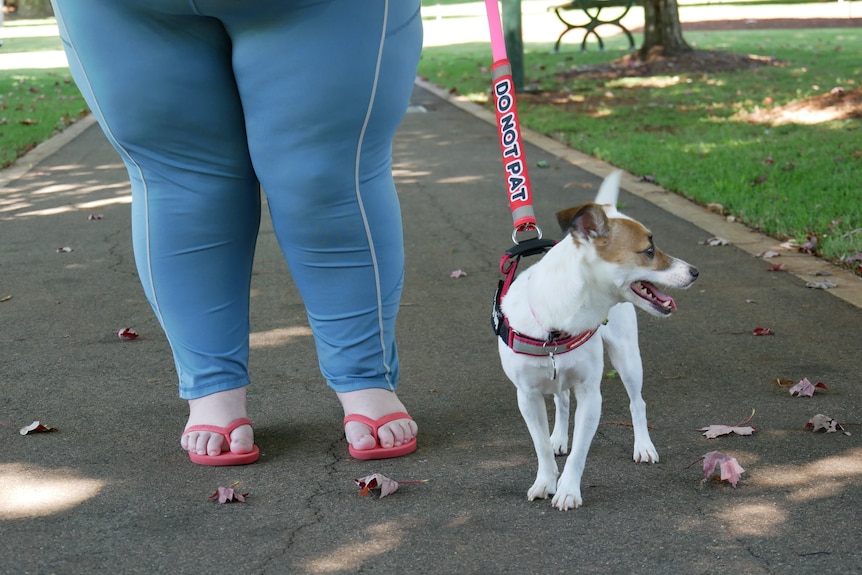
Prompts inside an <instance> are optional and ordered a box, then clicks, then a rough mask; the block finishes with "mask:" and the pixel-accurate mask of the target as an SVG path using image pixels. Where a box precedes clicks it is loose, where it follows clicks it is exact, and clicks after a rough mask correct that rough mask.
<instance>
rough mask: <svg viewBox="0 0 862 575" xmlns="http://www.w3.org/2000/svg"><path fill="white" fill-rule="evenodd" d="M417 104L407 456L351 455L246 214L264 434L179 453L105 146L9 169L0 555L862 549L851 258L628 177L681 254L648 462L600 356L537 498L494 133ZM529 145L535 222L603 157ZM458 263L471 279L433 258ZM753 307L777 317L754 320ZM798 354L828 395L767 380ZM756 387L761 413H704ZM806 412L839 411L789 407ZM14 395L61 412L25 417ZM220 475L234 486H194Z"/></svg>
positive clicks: (29, 410) (124, 195) (406, 306)
mask: <svg viewBox="0 0 862 575" xmlns="http://www.w3.org/2000/svg"><path fill="white" fill-rule="evenodd" d="M413 104H414V105H415V106H416V111H415V112H414V113H410V114H408V116H407V117H406V119H405V120H404V123H403V125H402V127H401V130H400V132H399V135H398V138H397V141H396V146H395V152H394V163H395V173H396V178H397V183H398V187H399V192H400V197H401V201H402V209H403V212H404V230H405V238H406V244H407V258H408V259H407V274H406V286H405V290H404V298H403V307H402V310H401V315H400V323H399V338H400V350H401V357H402V373H403V379H402V387H401V389H400V390H399V391H400V396H401V397H402V399H403V400H404V401H405V403H406V404H407V406H408V407H409V408H410V411H411V413H412V414H413V416H414V418H415V419H416V420H417V421H418V423H419V426H420V430H421V431H420V437H419V449H418V451H417V452H416V453H415V454H414V455H411V456H408V457H404V458H400V459H396V460H388V461H378V462H367V463H362V462H357V461H354V460H352V459H351V458H350V457H349V456H348V454H347V446H346V444H345V442H344V439H343V432H342V427H341V413H340V407H339V405H338V402H337V400H336V399H335V397H334V395H333V394H332V393H330V392H329V391H328V390H327V389H325V387H324V383H323V381H322V379H321V376H320V374H319V373H318V371H317V363H316V359H315V356H314V349H313V345H312V342H311V340H310V337H309V332H308V328H307V322H306V319H305V315H304V311H303V307H302V303H301V301H300V299H299V297H298V295H297V292H296V290H295V288H294V286H293V284H292V283H291V279H290V276H289V273H288V270H287V269H286V266H285V264H284V263H283V261H282V259H281V256H280V254H279V252H278V248H277V246H276V242H275V239H274V237H273V233H272V228H271V225H270V223H269V221H268V220H266V219H265V220H264V222H263V225H262V229H261V234H260V240H259V249H258V254H257V261H256V264H255V268H254V284H253V290H254V291H253V294H252V295H253V297H252V314H253V318H252V326H253V334H252V359H251V362H252V363H251V366H252V374H253V378H254V384H253V385H252V386H251V387H250V391H249V397H250V411H251V417H252V419H253V420H254V422H255V429H256V438H257V442H258V444H259V445H260V448H261V450H262V457H261V459H260V461H259V462H258V463H256V464H254V465H251V466H245V467H235V468H205V467H199V466H195V465H193V464H191V463H190V462H189V461H188V458H187V456H186V455H185V453H184V452H183V451H182V450H181V449H180V447H179V441H178V440H179V435H180V433H181V430H182V426H183V424H184V422H185V417H186V407H185V404H184V402H182V401H180V400H179V399H178V398H177V393H176V383H175V373H174V370H173V364H172V360H171V357H170V353H169V350H168V346H167V343H166V341H165V338H164V336H163V335H162V333H161V331H160V329H159V327H158V325H157V323H156V321H155V318H154V317H153V314H152V313H151V311H150V309H149V307H148V305H147V303H146V301H145V300H144V296H143V293H142V290H141V288H140V286H139V284H138V280H137V277H136V274H135V268H134V263H133V259H132V254H131V245H130V229H129V206H128V203H129V195H128V194H129V189H128V183H127V179H126V173H125V170H124V169H123V168H122V165H121V163H120V161H119V159H118V157H117V155H116V154H115V153H114V152H113V150H112V149H111V148H110V147H109V146H108V144H107V143H106V141H105V139H104V137H103V136H102V134H101V132H100V131H99V130H98V128H97V127H96V126H94V125H90V126H89V127H87V126H86V125H82V127H81V128H79V132H80V133H79V134H77V135H76V137H74V138H71V139H70V141H68V143H66V144H65V145H63V146H61V147H58V148H57V149H52V150H51V153H45V154H43V155H42V157H41V158H40V157H36V160H33V159H32V158H29V159H26V160H25V164H26V163H28V162H29V163H33V162H35V164H34V165H25V167H24V168H23V169H20V168H19V172H18V173H16V174H15V177H12V178H10V177H7V178H6V180H5V182H4V185H3V186H2V187H0V221H2V223H0V299H2V300H3V301H0V390H2V406H0V421H2V422H3V424H4V425H5V427H0V433H2V434H4V439H3V442H2V443H3V447H2V449H0V540H2V545H0V573H2V574H6V573H9V574H24V573H37V574H49V573H58V574H78V573H171V574H179V573H195V574H197V573H226V574H246V573H248V574H281V573H298V574H341V573H385V574H389V573H393V574H398V573H404V574H410V573H428V574H486V573H488V574H494V573H513V574H551V573H583V574H653V573H655V574H664V573H668V574H725V573H726V574H734V575H737V574H770V573H775V574H782V575H784V574H808V573H810V574H815V573H818V574H819V573H829V574H830V575H839V574H851V573H860V572H862V553H860V550H859V541H862V523H860V513H862V512H860V509H862V427H860V424H862V407H860V406H862V382H860V375H859V360H860V325H862V312H860V308H859V307H858V306H856V305H854V304H853V303H852V302H853V301H854V299H853V298H854V297H858V296H853V295H852V294H853V293H854V290H857V291H858V290H859V289H862V288H860V284H862V282H860V281H859V280H857V279H856V278H853V277H851V276H847V275H845V274H842V273H841V272H840V271H838V270H836V269H833V270H832V271H833V273H834V274H835V275H834V276H832V277H833V279H834V280H836V283H839V282H840V286H839V287H838V288H835V289H833V290H829V291H826V290H818V289H809V288H806V287H805V283H806V281H811V280H816V279H825V278H815V277H814V276H810V277H809V278H808V279H807V280H806V276H805V273H806V272H804V271H801V272H799V275H794V274H791V273H786V272H767V271H766V269H767V268H768V267H770V266H771V265H772V263H774V260H768V261H766V260H763V259H760V258H757V257H753V256H752V254H751V253H749V252H748V251H745V249H742V248H741V247H739V246H737V245H735V244H737V243H742V244H745V243H746V242H747V240H745V238H754V239H752V240H751V241H752V242H753V241H755V240H756V241H761V242H764V243H765V244H767V245H771V246H774V245H775V244H776V243H777V242H774V241H771V240H769V239H768V238H763V237H761V236H757V234H753V235H751V236H750V235H747V234H751V232H747V231H744V232H740V233H741V234H742V235H740V236H739V238H741V239H734V240H733V244H734V245H729V246H721V247H709V246H706V245H703V243H702V242H704V240H706V239H707V238H709V237H710V236H712V235H716V232H715V231H714V230H712V229H710V226H712V225H722V223H721V222H716V220H715V219H714V218H715V217H714V216H707V217H706V218H707V219H704V220H701V217H702V216H703V215H704V212H703V211H702V210H700V208H696V207H692V206H690V205H688V207H687V208H685V209H683V211H682V212H677V213H689V214H691V216H690V217H689V216H685V217H683V218H681V217H679V216H677V215H674V213H671V212H670V211H667V210H665V209H662V208H661V207H658V205H657V204H662V203H663V202H670V203H674V202H675V201H676V200H674V199H673V198H675V196H671V195H670V194H667V193H666V192H663V191H661V190H660V189H658V188H654V187H646V188H645V187H644V184H640V183H637V182H636V181H635V180H634V178H632V177H627V178H626V179H625V181H624V187H625V189H626V190H627V193H625V194H624V196H623V198H622V202H623V204H624V206H625V208H624V210H625V211H626V212H627V213H628V214H629V215H631V216H633V217H635V218H637V219H639V220H641V221H642V222H644V223H645V224H646V225H647V226H649V227H650V228H651V229H652V230H653V232H654V233H655V238H656V243H657V244H658V245H659V246H660V247H662V248H663V249H664V250H665V251H667V252H669V253H671V254H673V255H676V256H678V257H680V258H683V259H685V260H687V261H689V262H690V263H692V264H694V265H696V266H697V267H698V268H699V269H700V272H701V276H700V279H699V280H698V282H697V283H696V284H695V285H694V287H693V288H692V289H690V290H687V291H682V292H676V293H674V294H673V295H674V296H675V298H676V301H677V304H678V306H679V310H678V311H677V312H676V313H675V314H674V315H673V316H672V317H670V318H667V319H657V318H653V317H648V316H646V315H645V314H642V313H639V318H640V322H641V324H640V334H641V351H642V355H643V358H644V365H645V398H646V401H647V404H648V416H649V420H650V423H651V426H652V437H653V441H654V443H655V444H656V447H657V449H658V451H659V454H660V456H661V462H660V463H658V464H655V465H638V464H635V463H634V462H632V461H631V453H632V431H631V428H630V426H629V424H628V422H629V420H630V418H629V414H628V402H627V399H626V397H625V392H624V390H623V387H622V385H621V384H620V382H619V380H618V379H615V378H614V377H613V376H612V375H611V376H608V377H607V378H606V381H605V383H604V388H603V389H604V406H603V417H602V423H601V425H600V427H599V431H598V434H597V436H596V438H595V441H594V442H593V445H592V449H591V451H590V455H589V457H588V460H587V467H586V471H585V476H584V484H583V496H584V506H583V507H582V508H580V509H577V510H573V511H569V512H560V511H557V510H555V509H552V508H551V506H550V502H549V501H533V502H528V501H527V499H526V492H527V488H528V487H529V486H530V484H531V483H532V481H533V478H534V474H535V468H536V462H535V455H534V453H533V448H532V445H531V442H530V439H529V436H528V433H527V430H526V427H525V425H524V423H523V421H522V419H521V416H520V414H519V412H518V408H517V405H516V400H515V391H514V387H513V386H512V385H511V384H510V383H509V382H508V380H507V379H506V378H505V376H504V375H503V373H502V370H501V368H500V365H499V360H498V358H497V352H496V341H495V340H494V336H493V335H492V333H491V330H490V303H491V299H492V295H493V292H494V289H495V287H496V283H497V279H498V277H499V276H498V271H497V265H498V261H499V258H500V255H501V254H502V253H503V251H504V250H506V249H507V248H508V247H510V245H511V240H510V218H509V214H508V206H507V205H506V202H505V197H504V191H503V185H502V171H501V166H500V160H499V149H498V147H497V141H496V133H495V129H494V127H493V125H491V124H489V123H488V122H486V121H485V119H484V118H483V116H482V114H478V115H476V114H473V113H470V112H469V111H468V109H469V107H467V106H464V105H461V107H459V106H454V105H452V104H451V103H449V102H447V101H446V100H444V99H441V98H439V97H438V96H436V95H435V94H433V93H432V92H430V91H429V90H427V89H425V88H423V87H421V86H417V89H416V92H415V95H414V99H413ZM422 110H424V111H422ZM67 139H69V138H68V137H67ZM532 141H533V142H534V143H532V144H530V145H529V146H528V148H527V158H528V159H529V161H530V164H531V165H532V166H536V164H537V163H539V162H543V163H544V162H547V165H548V167H547V168H538V167H533V168H532V176H533V183H534V188H535V192H536V198H535V201H536V209H537V216H538V220H539V223H540V225H542V226H544V227H545V229H546V235H549V236H553V237H556V236H557V232H556V230H555V229H553V222H554V218H553V213H554V211H556V210H557V209H559V208H563V207H568V206H571V205H575V204H578V203H581V202H584V201H587V200H589V199H591V198H592V196H593V194H594V193H595V190H596V189H597V185H598V183H599V182H600V180H601V175H602V174H603V173H606V172H607V171H609V170H610V169H611V168H610V167H609V166H605V165H601V164H599V163H597V162H594V161H591V160H589V159H586V158H583V157H581V156H578V155H573V154H570V153H569V152H567V151H566V150H565V149H561V148H555V147H554V146H553V145H551V144H549V143H548V142H547V141H545V140H542V139H540V138H536V139H532ZM557 152H559V153H557ZM629 192H633V193H629ZM645 198H648V199H649V200H651V201H647V199H645ZM686 210H688V211H686ZM91 215H92V216H93V217H94V219H90V218H89V217H90V216H91ZM99 216H101V219H99V218H98V217H99ZM710 217H712V218H713V219H709V218H710ZM693 222H694V223H693ZM704 222H706V223H704ZM733 229H735V230H737V229H741V228H733ZM755 236H756V237H755ZM748 247H749V248H750V245H748ZM58 248H70V249H71V250H72V251H58ZM799 257H800V256H794V255H793V254H792V253H790V252H786V253H784V254H783V255H782V257H781V258H779V260H780V261H783V262H785V261H786V262H790V263H794V265H795V264H796V263H798V262H800V261H802V260H799V259H798V258H799ZM809 260H810V258H809ZM809 260H806V261H809ZM806 265H807V264H806ZM814 266H815V268H817V269H822V266H823V264H822V263H818V262H816V261H814ZM828 268H829V266H826V269H828ZM458 269H460V270H462V271H463V272H465V273H466V275H465V276H463V277H459V278H457V279H453V278H451V277H450V273H451V272H452V271H453V270H458ZM799 269H803V268H799ZM838 292H841V293H842V294H849V295H848V297H844V298H842V297H836V295H837V294H838ZM126 327H131V328H134V329H135V330H136V331H137V332H138V333H139V334H140V337H139V338H138V339H137V340H134V341H122V340H120V339H119V338H118V337H117V336H116V335H115V334H114V332H115V331H117V330H119V329H121V328H126ZM756 327H766V328H769V329H771V330H772V331H773V332H774V335H770V336H760V337H756V336H754V335H752V331H753V330H754V329H755V328H756ZM802 378H808V379H809V380H811V381H812V382H814V383H816V382H818V381H822V382H823V383H825V384H826V385H827V386H828V388H829V390H828V391H826V392H818V393H816V394H815V395H814V397H812V398H799V397H792V396H790V394H789V393H788V390H787V387H786V386H784V387H782V386H780V385H778V384H777V383H776V382H777V380H778V379H784V380H790V381H793V382H796V381H799V380H801V379H802ZM752 410H756V414H755V416H754V418H753V420H752V424H754V425H756V426H757V431H756V432H755V433H754V435H752V436H746V437H743V436H724V437H720V438H717V439H711V440H710V439H706V438H705V437H703V436H702V435H701V433H699V432H698V431H697V430H698V429H699V428H701V427H704V426H707V425H710V424H727V425H735V424H737V423H738V422H740V421H742V420H744V419H746V418H747V417H748V416H749V415H750V414H751V412H752ZM816 414H826V415H828V416H829V417H832V418H834V419H835V420H837V421H838V422H839V423H841V424H843V425H844V428H845V429H846V431H847V432H848V433H847V434H844V433H841V432H838V433H828V434H827V433H822V432H820V433H812V432H810V431H807V430H806V429H805V424H806V422H807V421H808V420H809V419H810V418H812V417H813V416H814V415H816ZM34 420H40V421H41V422H42V423H43V424H45V425H48V426H51V427H55V428H57V430H58V431H56V432H54V433H43V434H32V435H26V436H22V435H20V434H19V433H18V428H20V427H22V426H24V425H27V424H29V423H31V422H32V421H34ZM715 450H718V451H722V452H725V453H727V454H730V455H733V456H734V457H736V458H737V459H738V461H739V463H740V464H741V465H742V466H743V467H744V468H745V470H746V471H745V473H744V474H743V475H742V478H741V480H740V481H739V484H738V485H737V487H736V488H733V487H731V486H730V485H729V484H727V483H726V482H721V481H717V480H709V481H703V473H702V468H701V465H700V463H698V459H699V458H701V457H702V456H703V455H704V454H706V453H707V452H710V451H715ZM562 463H563V461H562V459H560V460H559V464H560V465H562ZM375 472H379V473H383V474H385V475H387V476H388V477H391V478H393V479H395V480H428V482H427V483H424V484H410V485H404V486H402V487H401V489H400V490H399V491H398V492H396V493H394V494H392V495H390V496H389V497H386V498H384V499H382V500H380V499H377V498H375V497H361V496H360V495H359V490H358V489H357V487H356V486H355V485H354V482H353V478H356V477H362V476H364V475H367V474H370V473H375ZM237 481H239V482H241V484H240V486H239V487H238V491H240V492H242V493H249V495H248V499H247V503H245V504H241V503H235V504H229V505H219V504H217V503H215V502H213V501H211V500H209V499H208V497H209V496H210V495H211V494H212V493H213V492H214V491H215V490H216V488H217V487H219V486H230V485H231V484H233V483H234V482H237Z"/></svg>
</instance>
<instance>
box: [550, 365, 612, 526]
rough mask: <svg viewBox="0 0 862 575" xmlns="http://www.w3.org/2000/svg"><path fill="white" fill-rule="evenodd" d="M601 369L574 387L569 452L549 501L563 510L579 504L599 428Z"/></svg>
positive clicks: (581, 502)
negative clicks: (585, 472) (582, 485)
mask: <svg viewBox="0 0 862 575" xmlns="http://www.w3.org/2000/svg"><path fill="white" fill-rule="evenodd" d="M601 383H602V377H601V368H600V369H599V371H598V373H597V374H596V375H595V377H591V378H590V379H589V381H587V382H582V383H579V384H577V385H576V386H575V388H574V390H575V401H576V402H577V405H576V406H575V428H574V431H573V432H572V452H571V453H570V454H569V457H568V458H567V459H566V465H565V467H564V468H563V474H562V475H561V476H560V480H559V481H558V482H557V493H556V494H555V495H554V499H553V500H552V501H551V504H552V505H553V506H554V507H556V508H557V509H560V510H562V511H566V510H568V509H574V508H576V507H580V506H581V505H582V504H583V499H581V476H582V475H583V473H584V465H585V464H586V461H587V452H588V451H589V450H590V443H592V441H593V437H594V436H595V435H596V429H598V427H599V419H600V418H601V415H602V393H601Z"/></svg>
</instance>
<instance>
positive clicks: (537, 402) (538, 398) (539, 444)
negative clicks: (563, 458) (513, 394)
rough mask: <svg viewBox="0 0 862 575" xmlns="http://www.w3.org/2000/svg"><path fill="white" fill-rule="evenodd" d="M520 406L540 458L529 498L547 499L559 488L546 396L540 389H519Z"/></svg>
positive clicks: (537, 455) (528, 493)
mask: <svg viewBox="0 0 862 575" xmlns="http://www.w3.org/2000/svg"><path fill="white" fill-rule="evenodd" d="M518 408H519V409H520V410H521V415H522V416H523V418H524V422H525V423H526V424H527V429H528V430H529V431H530V437H531V438H532V439H533V446H534V447H535V448H536V457H537V458H538V460H539V470H538V471H537V473H536V481H535V482H534V483H533V485H532V487H530V489H529V490H528V491H527V499H529V500H530V501H532V500H534V499H537V498H538V499H547V498H548V496H550V495H553V494H554V492H555V491H556V489H557V473H558V471H557V462H556V460H554V450H553V448H552V447H551V439H550V437H549V434H548V412H547V409H546V407H545V397H544V396H543V395H542V394H541V393H540V392H538V391H531V392H524V391H521V389H518Z"/></svg>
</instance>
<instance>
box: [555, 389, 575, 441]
mask: <svg viewBox="0 0 862 575" xmlns="http://www.w3.org/2000/svg"><path fill="white" fill-rule="evenodd" d="M570 403H571V392H570V391H569V390H568V389H564V390H562V391H560V392H559V393H555V394H554V431H552V432H551V447H552V448H553V449H554V455H565V454H566V453H568V452H569V404H570Z"/></svg>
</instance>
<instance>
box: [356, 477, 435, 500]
mask: <svg viewBox="0 0 862 575" xmlns="http://www.w3.org/2000/svg"><path fill="white" fill-rule="evenodd" d="M353 481H354V482H355V483H356V485H357V486H358V487H359V495H362V496H365V495H368V494H369V493H371V490H372V489H379V490H380V499H383V498H384V497H386V496H387V495H391V494H392V493H395V492H396V491H397V490H398V486H399V482H397V481H393V480H392V479H389V478H388V477H386V476H385V475H383V474H382V473H372V474H371V475H366V476H365V477H361V478H359V479H354V480H353ZM406 483H428V480H427V479H420V480H417V481H401V482H400V485H404V484H406Z"/></svg>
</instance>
